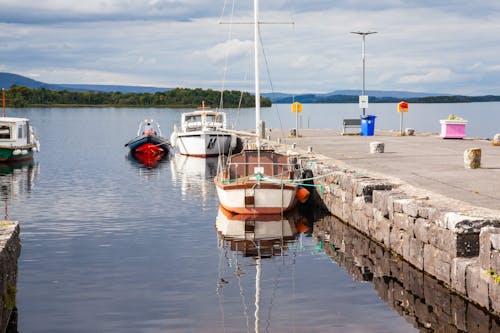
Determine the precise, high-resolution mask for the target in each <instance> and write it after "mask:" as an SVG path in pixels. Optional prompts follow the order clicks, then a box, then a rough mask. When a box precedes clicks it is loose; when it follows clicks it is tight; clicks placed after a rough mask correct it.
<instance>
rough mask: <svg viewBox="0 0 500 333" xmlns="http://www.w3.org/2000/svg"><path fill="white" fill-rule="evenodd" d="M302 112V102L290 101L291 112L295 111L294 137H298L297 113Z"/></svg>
mask: <svg viewBox="0 0 500 333" xmlns="http://www.w3.org/2000/svg"><path fill="white" fill-rule="evenodd" d="M301 112H302V103H299V102H294V103H292V113H295V137H296V138H298V137H299V113H301Z"/></svg>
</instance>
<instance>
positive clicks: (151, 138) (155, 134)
mask: <svg viewBox="0 0 500 333" xmlns="http://www.w3.org/2000/svg"><path fill="white" fill-rule="evenodd" d="M125 147H128V148H129V149H130V153H131V154H132V155H133V156H134V157H135V158H136V159H137V160H139V161H141V162H143V163H144V164H154V162H155V161H159V160H161V159H162V158H163V157H164V156H165V155H167V154H168V153H169V151H170V148H171V145H170V141H169V140H168V139H166V138H164V137H163V136H162V132H161V128H160V125H159V124H158V123H157V122H156V121H154V120H153V119H145V120H143V121H142V122H141V123H140V124H139V128H138V130H137V136H136V137H135V138H133V139H132V140H130V141H129V142H127V143H126V144H125ZM145 162H146V163H145Z"/></svg>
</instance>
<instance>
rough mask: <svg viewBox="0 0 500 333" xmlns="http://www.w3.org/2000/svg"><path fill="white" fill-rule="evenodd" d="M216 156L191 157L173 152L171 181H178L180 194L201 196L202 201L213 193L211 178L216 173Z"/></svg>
mask: <svg viewBox="0 0 500 333" xmlns="http://www.w3.org/2000/svg"><path fill="white" fill-rule="evenodd" d="M217 161H218V159H217V157H207V158H203V157H193V156H185V155H181V154H175V155H173V156H172V157H171V159H170V165H171V169H172V182H173V183H180V186H181V194H182V196H183V197H185V198H188V197H189V196H190V195H196V196H201V200H202V202H203V203H205V202H207V200H208V199H209V198H208V196H209V195H212V194H213V193H214V187H213V179H214V177H215V175H216V174H217Z"/></svg>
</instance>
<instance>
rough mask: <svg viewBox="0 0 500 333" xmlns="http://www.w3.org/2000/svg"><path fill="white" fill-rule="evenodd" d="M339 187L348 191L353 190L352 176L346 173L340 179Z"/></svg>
mask: <svg viewBox="0 0 500 333" xmlns="http://www.w3.org/2000/svg"><path fill="white" fill-rule="evenodd" d="M339 185H340V187H341V188H342V190H344V191H347V190H351V189H352V176H351V175H350V174H347V173H344V174H342V175H340V177H339Z"/></svg>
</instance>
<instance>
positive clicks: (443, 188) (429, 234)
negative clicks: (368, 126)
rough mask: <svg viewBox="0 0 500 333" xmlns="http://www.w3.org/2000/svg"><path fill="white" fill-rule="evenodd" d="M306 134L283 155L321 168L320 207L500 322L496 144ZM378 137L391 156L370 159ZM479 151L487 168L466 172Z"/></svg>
mask: <svg viewBox="0 0 500 333" xmlns="http://www.w3.org/2000/svg"><path fill="white" fill-rule="evenodd" d="M272 133H273V135H276V134H279V130H274V129H273V132H272ZM302 135H303V136H302V137H301V138H298V139H297V138H294V139H290V140H288V141H283V142H282V144H281V146H280V147H279V148H277V149H282V150H284V151H288V152H289V153H290V154H296V155H297V158H298V160H299V162H300V163H301V164H302V166H303V167H305V168H308V169H311V170H312V172H313V174H314V177H315V178H314V183H315V185H316V190H317V192H318V195H315V196H313V197H315V198H318V202H317V203H316V205H317V208H318V209H319V208H326V209H327V210H328V211H329V212H330V213H331V214H333V215H335V216H336V217H338V218H340V219H341V220H342V221H343V222H344V223H346V224H348V225H350V226H352V227H354V228H355V229H357V230H358V231H360V232H361V233H362V234H364V235H366V236H367V237H369V238H370V239H372V240H373V241H375V242H377V243H378V244H380V245H382V246H383V247H385V248H387V249H388V250H390V251H391V252H393V253H396V254H397V255H399V256H400V257H402V258H403V259H404V260H405V261H407V262H408V263H409V264H411V265H412V266H414V267H415V268H416V269H419V270H421V271H422V272H425V273H427V274H429V275H431V276H433V277H435V278H436V279H437V280H439V281H440V282H441V283H442V284H443V285H444V286H446V287H447V288H449V289H451V290H452V291H454V292H456V293H457V294H459V295H461V296H462V297H464V298H465V299H466V300H469V301H470V302H472V303H474V304H476V305H478V306H479V307H481V308H483V309H485V310H486V311H488V312H490V313H492V314H494V315H496V316H500V196H499V193H500V192H499V191H500V149H499V148H498V147H496V146H493V145H491V143H490V141H488V140H482V139H467V140H443V139H442V138H439V137H438V136H437V135H433V134H419V135H414V136H405V137H401V136H398V135H397V134H395V133H394V132H376V133H375V137H376V138H374V137H359V136H341V135H340V133H339V132H338V131H335V130H302ZM375 139H376V140H377V141H381V142H384V144H385V151H384V153H383V154H372V153H370V149H369V148H370V147H369V145H370V142H371V141H374V140H375ZM291 143H294V144H295V147H296V148H295V149H293V150H290V148H289V147H290V146H288V145H291ZM271 144H272V141H271ZM309 147H311V149H309ZM471 147H474V148H476V147H477V148H480V149H481V150H482V152H483V154H482V160H483V161H482V163H481V168H479V169H475V170H470V169H465V168H464V160H463V154H464V150H465V149H468V148H471Z"/></svg>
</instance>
